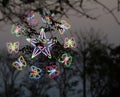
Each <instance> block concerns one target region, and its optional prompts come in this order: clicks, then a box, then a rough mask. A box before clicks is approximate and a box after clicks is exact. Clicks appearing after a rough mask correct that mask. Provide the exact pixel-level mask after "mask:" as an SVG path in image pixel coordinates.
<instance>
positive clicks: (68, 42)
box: [64, 37, 76, 48]
mask: <svg viewBox="0 0 120 97" xmlns="http://www.w3.org/2000/svg"><path fill="white" fill-rule="evenodd" d="M69 47H72V48H76V42H75V38H74V37H71V38H68V37H66V38H65V39H64V48H69Z"/></svg>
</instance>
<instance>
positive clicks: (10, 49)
mask: <svg viewBox="0 0 120 97" xmlns="http://www.w3.org/2000/svg"><path fill="white" fill-rule="evenodd" d="M6 46H7V49H8V52H9V53H10V54H11V53H12V52H13V49H12V43H11V42H9V43H7V44H6Z"/></svg>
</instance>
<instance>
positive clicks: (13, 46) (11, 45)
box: [6, 42, 20, 54]
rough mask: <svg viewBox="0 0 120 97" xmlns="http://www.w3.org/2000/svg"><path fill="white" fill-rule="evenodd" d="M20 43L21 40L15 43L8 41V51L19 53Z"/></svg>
mask: <svg viewBox="0 0 120 97" xmlns="http://www.w3.org/2000/svg"><path fill="white" fill-rule="evenodd" d="M19 44H20V43H19V42H14V43H12V42H7V43H6V46H7V49H8V52H9V53H10V54H12V53H18V52H19Z"/></svg>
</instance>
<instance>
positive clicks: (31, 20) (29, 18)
mask: <svg viewBox="0 0 120 97" xmlns="http://www.w3.org/2000/svg"><path fill="white" fill-rule="evenodd" d="M26 22H27V23H28V24H29V25H36V24H38V22H37V20H36V19H35V14H34V11H30V12H29V13H28V14H27V17H26Z"/></svg>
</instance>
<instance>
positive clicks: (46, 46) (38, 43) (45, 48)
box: [26, 32, 56, 58]
mask: <svg viewBox="0 0 120 97" xmlns="http://www.w3.org/2000/svg"><path fill="white" fill-rule="evenodd" d="M43 33H44V34H43ZM42 35H43V36H42ZM26 40H27V41H28V42H29V43H30V44H31V45H32V46H34V50H33V53H32V57H31V58H34V57H36V56H37V55H39V54H40V53H43V54H44V55H45V56H47V57H48V58H51V57H52V56H51V53H50V47H51V46H52V45H54V44H55V42H56V41H55V40H54V39H46V35H45V32H42V34H41V35H39V37H38V38H36V39H31V38H27V39H26Z"/></svg>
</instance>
